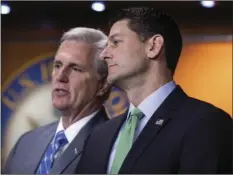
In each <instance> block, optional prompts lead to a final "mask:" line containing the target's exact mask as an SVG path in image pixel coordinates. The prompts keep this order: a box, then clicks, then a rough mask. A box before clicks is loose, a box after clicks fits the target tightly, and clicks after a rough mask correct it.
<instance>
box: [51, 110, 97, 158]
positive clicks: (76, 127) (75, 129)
mask: <svg viewBox="0 0 233 175" xmlns="http://www.w3.org/2000/svg"><path fill="white" fill-rule="evenodd" d="M98 112H99V110H97V111H95V112H93V113H91V114H90V115H88V116H86V117H83V118H82V119H80V120H78V121H77V122H75V123H73V124H72V125H70V126H69V127H68V128H66V129H64V127H63V122H62V118H60V121H59V124H58V126H57V130H56V133H55V135H54V138H55V136H56V134H57V133H58V132H59V131H62V130H64V133H65V136H66V138H67V140H68V143H67V144H66V145H65V146H64V147H62V148H61V149H59V150H58V152H57V153H56V155H55V158H57V157H58V156H60V155H61V154H62V153H63V152H64V151H65V150H66V148H67V147H68V146H69V144H70V143H71V142H72V141H73V140H74V138H75V137H76V136H77V135H78V133H79V131H80V130H81V129H82V128H83V127H84V126H85V125H86V124H87V123H88V122H89V121H90V120H91V119H92V118H93V117H94V116H95V115H96V114H97V113H98ZM54 138H53V139H54Z"/></svg>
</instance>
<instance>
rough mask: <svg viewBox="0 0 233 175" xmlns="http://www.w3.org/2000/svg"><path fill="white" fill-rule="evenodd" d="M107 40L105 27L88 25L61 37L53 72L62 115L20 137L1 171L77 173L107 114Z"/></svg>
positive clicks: (55, 102) (56, 103)
mask: <svg viewBox="0 0 233 175" xmlns="http://www.w3.org/2000/svg"><path fill="white" fill-rule="evenodd" d="M106 42H107V36H106V35H105V34H104V33H103V32H101V31H99V30H95V29H91V28H84V27H79V28H73V29H70V30H69V31H68V32H66V33H65V34H64V35H63V36H62V38H61V44H60V46H59V48H58V51H57V53H56V56H55V60H54V67H53V74H52V102H53V105H54V107H55V108H56V109H58V110H59V111H60V112H61V114H62V115H61V116H62V117H61V118H60V121H59V122H55V123H52V124H49V125H46V126H43V127H40V128H37V129H35V130H33V131H29V132H27V133H26V134H24V135H23V136H21V137H20V139H19V140H18V141H17V143H16V145H15V146H14V148H13V149H12V151H11V153H10V155H9V157H8V160H7V162H6V164H5V167H4V170H3V173H6V174H10V173H14V174H33V173H36V174H49V173H53V174H61V173H66V174H71V173H74V170H75V168H76V166H77V164H78V162H79V159H80V157H81V154H82V151H83V147H84V144H85V141H86V140H87V138H88V136H89V134H90V133H91V131H92V130H93V129H94V127H96V126H97V125H100V124H101V123H104V122H105V121H106V120H107V119H108V117H107V114H106V112H105V109H104V107H103V103H104V101H105V100H106V99H107V98H108V95H109V92H110V87H109V85H108V84H107V82H106V77H107V74H108V72H107V65H106V63H105V62H104V61H102V60H100V59H98V57H99V54H100V52H101V51H102V50H103V49H104V47H105V46H106ZM38 107H39V106H38ZM41 110H43V109H41Z"/></svg>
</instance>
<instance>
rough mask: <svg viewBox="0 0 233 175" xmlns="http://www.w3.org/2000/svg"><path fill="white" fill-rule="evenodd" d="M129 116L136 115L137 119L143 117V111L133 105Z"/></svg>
mask: <svg viewBox="0 0 233 175" xmlns="http://www.w3.org/2000/svg"><path fill="white" fill-rule="evenodd" d="M130 116H136V117H138V119H139V120H141V119H142V118H143V116H144V114H143V112H142V111H141V110H140V109H138V108H137V107H135V108H134V109H133V110H132V111H131V113H130Z"/></svg>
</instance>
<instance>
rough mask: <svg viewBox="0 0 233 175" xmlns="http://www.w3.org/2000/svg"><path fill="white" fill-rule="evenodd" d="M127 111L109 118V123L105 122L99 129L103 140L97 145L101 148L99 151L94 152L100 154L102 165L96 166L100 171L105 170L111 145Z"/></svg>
mask: <svg viewBox="0 0 233 175" xmlns="http://www.w3.org/2000/svg"><path fill="white" fill-rule="evenodd" d="M127 113H128V110H127V111H126V112H125V113H123V114H121V115H120V116H118V117H115V118H113V119H111V120H110V121H109V123H108V124H106V125H105V127H103V130H102V131H101V133H102V137H104V140H103V139H102V141H103V142H102V143H99V144H100V146H98V147H100V148H101V149H99V150H98V151H99V153H97V154H96V155H99V156H101V161H103V163H101V165H103V167H98V169H100V170H101V171H100V172H103V173H106V172H107V166H108V162H109V157H110V153H111V151H112V146H113V144H114V142H115V140H116V138H117V135H118V132H119V130H120V127H121V125H122V123H123V122H124V121H125V119H126V117H127Z"/></svg>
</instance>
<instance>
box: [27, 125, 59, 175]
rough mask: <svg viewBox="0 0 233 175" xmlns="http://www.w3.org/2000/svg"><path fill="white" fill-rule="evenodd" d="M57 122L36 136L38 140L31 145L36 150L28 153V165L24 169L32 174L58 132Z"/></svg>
mask: <svg viewBox="0 0 233 175" xmlns="http://www.w3.org/2000/svg"><path fill="white" fill-rule="evenodd" d="M57 124H58V123H57V122H56V123H53V124H52V125H51V127H49V128H48V129H45V130H44V131H45V132H43V133H42V134H40V135H39V136H38V137H37V138H36V142H34V143H32V144H33V145H31V146H30V147H32V148H33V149H34V150H35V151H33V152H32V153H30V154H28V155H27V160H29V161H28V162H25V164H26V167H24V171H27V172H28V173H30V174H32V173H35V172H36V170H37V167H38V166H39V164H40V160H41V159H42V157H43V155H44V153H45V151H46V149H47V147H48V145H49V144H50V142H51V140H52V138H53V136H54V134H55V132H56V127H57ZM25 173H26V172H25Z"/></svg>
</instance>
